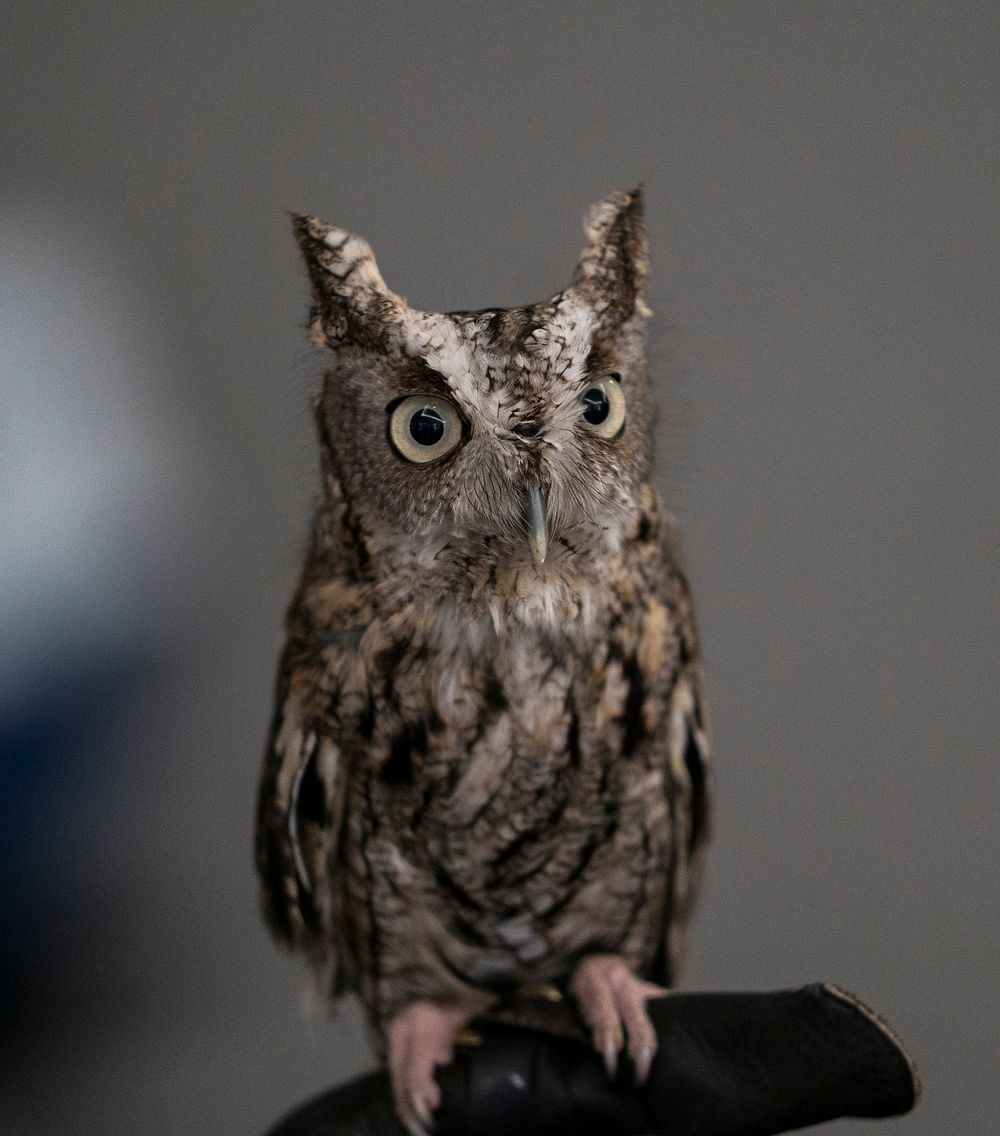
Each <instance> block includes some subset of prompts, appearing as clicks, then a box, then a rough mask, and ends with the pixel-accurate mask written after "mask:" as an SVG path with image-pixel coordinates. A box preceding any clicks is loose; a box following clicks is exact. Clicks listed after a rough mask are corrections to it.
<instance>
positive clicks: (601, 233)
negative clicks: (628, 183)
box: [572, 187, 649, 322]
mask: <svg viewBox="0 0 1000 1136" xmlns="http://www.w3.org/2000/svg"><path fill="white" fill-rule="evenodd" d="M583 227H584V232H585V233H586V234H587V244H586V246H585V248H584V250H583V252H582V253H581V255H580V260H579V263H578V264H577V266H576V272H575V273H574V274H573V284H572V287H573V289H574V290H576V291H577V292H579V293H580V294H581V295H582V296H584V297H585V298H586V299H587V301H588V302H589V303H590V304H591V306H593V307H594V309H595V310H596V312H597V313H598V315H603V316H605V317H606V316H608V315H612V316H613V317H615V318H616V319H617V320H619V321H621V322H624V321H625V320H627V319H629V318H630V317H631V316H632V315H633V314H634V313H636V312H638V313H639V315H644V316H645V315H649V309H648V308H647V307H646V304H645V302H644V301H643V299H642V295H641V292H642V283H643V281H644V280H645V278H646V272H647V271H648V269H649V249H648V245H647V241H646V223H645V218H644V214H643V207H642V188H641V187H639V188H636V189H633V190H631V191H625V190H618V191H616V192H615V193H611V194H609V195H608V196H607V197H605V198H604V200H603V201H599V202H597V204H596V205H593V206H591V208H590V211H589V212H588V213H587V216H586V218H585V220H584V225H583Z"/></svg>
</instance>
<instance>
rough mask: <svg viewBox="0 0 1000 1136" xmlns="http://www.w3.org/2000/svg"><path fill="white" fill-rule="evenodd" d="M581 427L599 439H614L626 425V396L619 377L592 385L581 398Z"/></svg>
mask: <svg viewBox="0 0 1000 1136" xmlns="http://www.w3.org/2000/svg"><path fill="white" fill-rule="evenodd" d="M580 402H581V403H582V404H583V405H582V407H581V410H580V425H581V426H582V427H583V428H584V429H585V430H589V431H590V433H591V434H596V435H597V436H598V437H599V438H614V437H615V435H617V434H618V433H620V432H621V429H622V427H623V426H624V425H625V395H624V394H622V388H621V387H620V386H619V384H618V377H617V375H615V376H612V375H606V376H605V377H604V378H603V379H598V380H597V382H596V383H591V384H590V386H589V387H587V389H586V390H585V391H584V392H583V394H582V395H581V396H580Z"/></svg>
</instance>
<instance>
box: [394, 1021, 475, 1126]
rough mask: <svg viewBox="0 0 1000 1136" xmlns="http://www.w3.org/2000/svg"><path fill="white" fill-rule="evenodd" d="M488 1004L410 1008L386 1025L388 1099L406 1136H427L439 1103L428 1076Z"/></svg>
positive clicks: (448, 1057)
mask: <svg viewBox="0 0 1000 1136" xmlns="http://www.w3.org/2000/svg"><path fill="white" fill-rule="evenodd" d="M488 1001H489V1000H487V1001H486V1003H483V1002H477V1001H474V1000H470V1001H467V1002H447V1003H441V1002H429V1001H422V1002H411V1003H410V1005H409V1006H407V1007H406V1008H405V1009H404V1010H401V1011H400V1012H399V1013H398V1014H397V1015H396V1016H395V1017H394V1018H393V1019H392V1021H391V1022H390V1023H389V1030H388V1039H389V1075H390V1077H391V1080H392V1095H393V1100H394V1102H395V1106H396V1114H397V1116H398V1117H399V1119H400V1121H401V1122H402V1124H403V1127H404V1128H405V1129H406V1130H407V1132H409V1133H411V1136H427V1130H428V1129H429V1128H430V1127H431V1116H432V1114H433V1112H434V1110H435V1109H436V1108H437V1107H438V1105H440V1103H441V1090H440V1089H439V1088H438V1084H437V1082H436V1081H435V1080H434V1070H435V1069H436V1068H437V1067H438V1066H439V1065H448V1064H450V1063H451V1059H452V1056H453V1052H454V1044H455V1035H456V1034H457V1033H458V1032H459V1030H461V1028H462V1027H463V1026H464V1025H466V1024H467V1023H468V1022H469V1021H470V1020H471V1019H472V1018H473V1017H475V1015H476V1014H478V1013H480V1012H482V1010H483V1009H484V1008H485V1005H486V1004H488Z"/></svg>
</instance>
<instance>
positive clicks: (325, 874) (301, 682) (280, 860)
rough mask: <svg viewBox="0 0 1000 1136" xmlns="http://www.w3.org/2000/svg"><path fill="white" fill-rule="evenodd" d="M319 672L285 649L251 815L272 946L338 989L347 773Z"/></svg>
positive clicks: (328, 696)
mask: <svg viewBox="0 0 1000 1136" xmlns="http://www.w3.org/2000/svg"><path fill="white" fill-rule="evenodd" d="M328 673H329V672H328V670H327V668H326V667H324V666H322V665H321V664H320V663H319V662H318V661H317V660H316V659H315V658H313V659H309V658H308V657H303V656H302V655H301V654H300V653H299V652H297V651H295V650H294V649H293V647H292V645H291V644H289V647H288V648H286V651H285V655H284V657H283V659H282V664H281V668H280V672H279V682H278V700H277V705H276V707H275V715H274V721H273V724H272V727H271V732H270V737H269V740H268V747H267V752H266V754H265V759H264V770H263V774H262V777H261V783H260V793H259V798H258V810H257V838H256V852H257V871H258V874H259V876H260V881H261V899H262V907H263V911H264V917H265V919H266V920H267V922H268V924H269V926H270V928H271V931H272V933H273V934H274V936H275V938H276V939H277V940H279V941H280V942H283V943H286V944H287V945H289V946H293V947H297V948H300V949H303V950H305V951H306V952H307V953H308V954H309V955H310V957H311V959H312V961H313V962H314V964H315V965H316V966H317V967H318V968H319V969H321V970H322V971H325V972H326V974H327V977H328V979H329V981H330V983H331V989H330V993H337V992H338V991H339V989H340V988H341V987H342V982H343V974H342V967H341V966H340V962H341V959H340V957H339V950H338V946H337V937H338V934H337V931H338V929H337V926H336V922H337V920H336V910H335V908H336V903H335V887H334V884H335V878H334V877H335V871H336V859H337V850H338V847H339V843H340V835H341V828H342V821H343V813H344V801H345V796H346V777H347V770H346V769H345V763H344V760H343V755H342V753H341V750H340V747H339V746H338V745H337V742H336V741H335V739H334V738H333V737H332V736H331V731H330V723H331V721H332V716H331V707H330V700H331V693H330V691H329V689H326V683H325V682H324V677H325V676H326V675H328Z"/></svg>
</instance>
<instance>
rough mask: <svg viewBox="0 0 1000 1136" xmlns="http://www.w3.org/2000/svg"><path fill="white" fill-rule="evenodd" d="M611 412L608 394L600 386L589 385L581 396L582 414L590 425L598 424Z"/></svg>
mask: <svg viewBox="0 0 1000 1136" xmlns="http://www.w3.org/2000/svg"><path fill="white" fill-rule="evenodd" d="M610 412H611V403H610V402H608V396H607V395H606V394H605V393H604V391H602V390H601V388H600V387H591V388H590V390H589V391H587V392H586V393H585V394H584V396H583V416H584V418H586V419H587V421H588V422H589V423H590V424H591V426H600V424H601V423H602V422H603V421H604V419H605V418H607V416H608V414H609V413H610Z"/></svg>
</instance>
